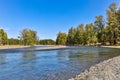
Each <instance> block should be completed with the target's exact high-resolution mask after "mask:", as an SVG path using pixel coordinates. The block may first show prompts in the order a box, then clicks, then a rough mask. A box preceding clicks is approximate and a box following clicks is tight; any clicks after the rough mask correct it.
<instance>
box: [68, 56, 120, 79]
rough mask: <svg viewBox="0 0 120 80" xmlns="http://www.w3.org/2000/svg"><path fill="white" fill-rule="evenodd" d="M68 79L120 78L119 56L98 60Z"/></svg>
mask: <svg viewBox="0 0 120 80" xmlns="http://www.w3.org/2000/svg"><path fill="white" fill-rule="evenodd" d="M69 80H120V56H118V57H114V58H112V59H109V60H105V61H103V62H100V63H99V64H96V65H94V66H92V67H90V68H89V69H88V70H85V71H84V72H83V73H81V74H79V75H77V76H76V77H75V78H71V79H69Z"/></svg>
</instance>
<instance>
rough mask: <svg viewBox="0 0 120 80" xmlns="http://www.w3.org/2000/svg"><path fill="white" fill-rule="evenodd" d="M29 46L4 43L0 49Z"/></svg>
mask: <svg viewBox="0 0 120 80" xmlns="http://www.w3.org/2000/svg"><path fill="white" fill-rule="evenodd" d="M26 47H30V46H22V45H5V46H0V49H14V48H26Z"/></svg>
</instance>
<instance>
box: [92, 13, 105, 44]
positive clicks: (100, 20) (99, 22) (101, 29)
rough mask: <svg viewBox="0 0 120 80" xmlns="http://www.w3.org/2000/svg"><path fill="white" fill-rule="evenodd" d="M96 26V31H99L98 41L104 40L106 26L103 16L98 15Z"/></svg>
mask: <svg viewBox="0 0 120 80" xmlns="http://www.w3.org/2000/svg"><path fill="white" fill-rule="evenodd" d="M94 26H95V28H96V32H97V38H98V42H103V41H104V39H103V36H104V34H103V33H104V27H105V22H104V20H103V16H102V15H100V16H96V20H95V22H94Z"/></svg>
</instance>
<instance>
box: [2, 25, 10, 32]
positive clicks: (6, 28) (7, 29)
mask: <svg viewBox="0 0 120 80" xmlns="http://www.w3.org/2000/svg"><path fill="white" fill-rule="evenodd" d="M0 29H4V30H5V31H9V30H10V28H9V27H2V26H0Z"/></svg>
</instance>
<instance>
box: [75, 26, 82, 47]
mask: <svg viewBox="0 0 120 80" xmlns="http://www.w3.org/2000/svg"><path fill="white" fill-rule="evenodd" d="M74 43H75V44H76V45H78V44H81V45H82V44H84V28H83V24H80V25H79V26H78V27H77V30H76V34H75V36H74Z"/></svg>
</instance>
